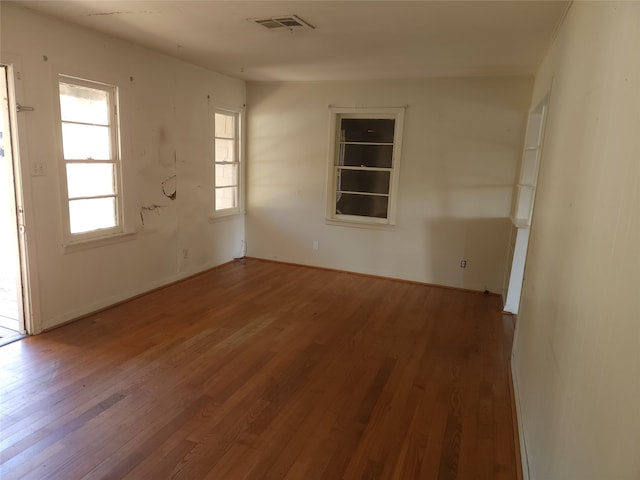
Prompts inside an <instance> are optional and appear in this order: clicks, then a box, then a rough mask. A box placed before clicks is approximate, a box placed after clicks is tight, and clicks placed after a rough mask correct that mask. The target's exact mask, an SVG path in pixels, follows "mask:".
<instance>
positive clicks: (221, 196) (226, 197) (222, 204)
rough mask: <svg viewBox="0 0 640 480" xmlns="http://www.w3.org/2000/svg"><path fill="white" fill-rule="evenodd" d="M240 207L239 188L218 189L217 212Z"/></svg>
mask: <svg viewBox="0 0 640 480" xmlns="http://www.w3.org/2000/svg"><path fill="white" fill-rule="evenodd" d="M237 207H238V187H224V188H216V210H226V209H227V208H237Z"/></svg>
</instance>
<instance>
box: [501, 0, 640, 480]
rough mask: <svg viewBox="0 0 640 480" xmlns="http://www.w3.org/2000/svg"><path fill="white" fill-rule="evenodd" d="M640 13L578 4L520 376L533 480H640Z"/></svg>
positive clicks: (522, 328) (518, 357) (518, 350)
mask: <svg viewBox="0 0 640 480" xmlns="http://www.w3.org/2000/svg"><path fill="white" fill-rule="evenodd" d="M639 52H640V3H636V2H629V3H615V2H597V3H596V2H593V3H592V2H575V3H574V4H573V6H572V7H571V10H570V12H569V14H568V17H567V19H566V21H565V23H564V25H563V27H562V29H561V31H560V34H559V36H558V38H557V40H556V42H555V44H554V46H553V48H552V49H551V51H550V52H549V54H548V55H547V58H546V59H545V61H544V63H543V65H542V67H541V68H540V71H539V74H538V75H537V78H536V83H535V89H534V98H533V104H535V103H536V102H537V101H538V100H539V98H540V97H541V96H542V95H544V93H545V91H546V90H547V89H548V87H549V84H550V83H551V77H553V90H552V96H551V102H550V110H549V117H548V123H547V130H546V137H545V145H544V153H543V159H542V164H541V169H540V176H539V179H538V190H537V199H536V206H535V211H534V216H533V224H532V227H531V240H530V243H529V256H528V260H527V267H526V272H525V282H524V289H523V298H522V303H521V309H520V316H519V319H518V325H517V332H516V339H515V352H514V358H513V368H514V373H515V376H516V379H517V384H518V390H519V395H520V406H521V415H522V420H523V424H522V425H521V428H522V429H523V433H524V437H525V440H526V445H525V447H526V452H527V455H528V464H529V468H530V474H531V478H532V479H535V480H556V479H557V480H567V479H580V480H605V479H606V480H638V479H640V54H639Z"/></svg>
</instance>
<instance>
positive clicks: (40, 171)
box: [31, 162, 47, 177]
mask: <svg viewBox="0 0 640 480" xmlns="http://www.w3.org/2000/svg"><path fill="white" fill-rule="evenodd" d="M31 168H32V171H31V176H33V177H44V176H45V175H46V174H47V171H46V169H45V166H44V162H33V164H32V166H31Z"/></svg>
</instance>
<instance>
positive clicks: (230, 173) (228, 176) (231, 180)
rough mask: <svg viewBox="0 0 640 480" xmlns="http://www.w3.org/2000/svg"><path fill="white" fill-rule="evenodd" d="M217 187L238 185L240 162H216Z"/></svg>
mask: <svg viewBox="0 0 640 480" xmlns="http://www.w3.org/2000/svg"><path fill="white" fill-rule="evenodd" d="M215 180H216V182H215V184H216V187H231V186H235V185H238V164H237V163H236V164H232V165H219V164H216V179H215Z"/></svg>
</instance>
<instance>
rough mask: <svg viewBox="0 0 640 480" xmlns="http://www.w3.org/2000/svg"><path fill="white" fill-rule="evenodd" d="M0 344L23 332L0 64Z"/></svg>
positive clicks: (9, 129) (4, 73)
mask: <svg viewBox="0 0 640 480" xmlns="http://www.w3.org/2000/svg"><path fill="white" fill-rule="evenodd" d="M0 99H1V105H0V345H3V344H5V343H7V342H9V341H12V340H14V339H15V338H19V337H21V336H22V335H23V334H25V333H26V331H25V319H24V301H23V298H24V297H23V289H22V286H23V284H24V282H23V269H22V261H21V246H20V227H19V224H20V222H19V218H20V216H19V215H18V208H17V205H18V202H17V201H16V190H17V187H18V185H17V178H18V176H16V175H15V171H16V165H15V159H16V156H15V147H16V142H15V135H14V133H13V126H12V111H11V108H10V95H9V68H8V67H7V66H5V65H0Z"/></svg>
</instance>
